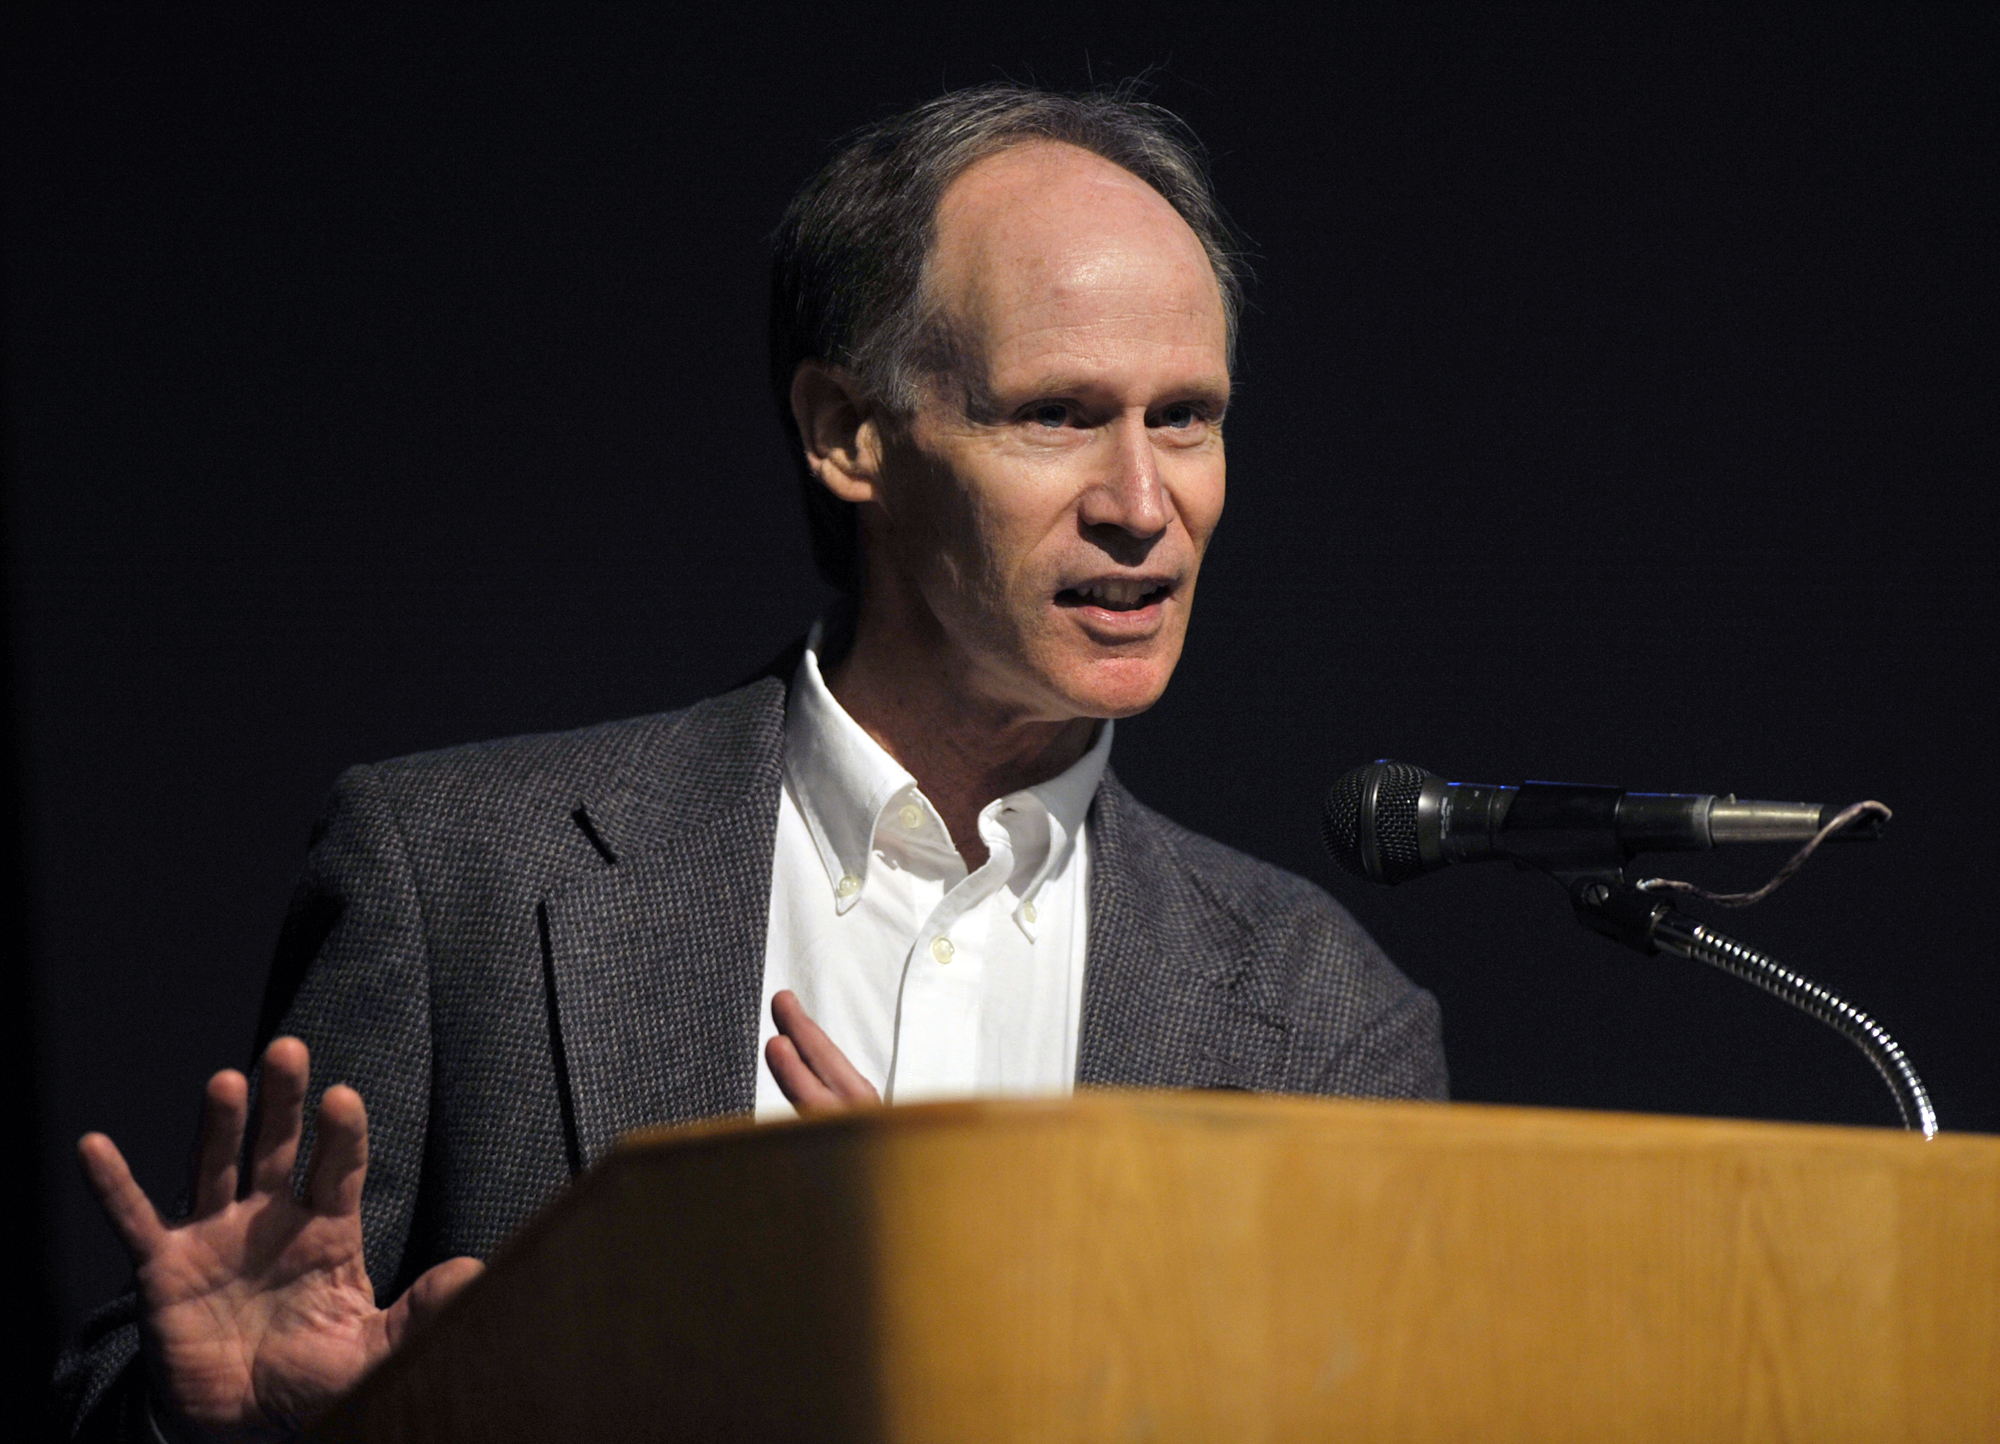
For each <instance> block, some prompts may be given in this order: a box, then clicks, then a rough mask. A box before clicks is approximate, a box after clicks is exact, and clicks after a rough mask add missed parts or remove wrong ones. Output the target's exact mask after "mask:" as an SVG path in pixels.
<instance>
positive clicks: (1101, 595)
mask: <svg viewBox="0 0 2000 1444" xmlns="http://www.w3.org/2000/svg"><path fill="white" fill-rule="evenodd" d="M1152 590H1153V586H1152V584H1151V583H1150V582H1139V581H1127V580H1124V579H1122V578H1116V577H1109V578H1106V579H1105V580H1103V581H1101V582H1089V583H1087V584H1085V585H1083V586H1080V587H1078V588H1077V589H1076V591H1077V595H1078V596H1080V597H1082V598H1083V599H1084V600H1085V601H1091V602H1097V603H1099V604H1101V605H1103V606H1107V607H1132V606H1137V605H1138V603H1139V599H1140V598H1141V597H1144V596H1146V595H1147V594H1148V593H1150V592H1151V591H1152Z"/></svg>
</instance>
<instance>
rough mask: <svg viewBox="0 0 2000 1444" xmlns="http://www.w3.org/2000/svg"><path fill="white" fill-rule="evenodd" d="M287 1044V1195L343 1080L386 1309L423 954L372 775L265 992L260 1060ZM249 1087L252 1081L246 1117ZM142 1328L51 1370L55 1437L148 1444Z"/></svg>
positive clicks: (426, 1007)
mask: <svg viewBox="0 0 2000 1444" xmlns="http://www.w3.org/2000/svg"><path fill="white" fill-rule="evenodd" d="M284 1033H290V1034H293V1035H295V1036H297V1037H299V1038H301V1039H303V1040H304V1041H305V1044H306V1046H307V1048H308V1049H309V1050H310V1051H311V1054H312V1084H311V1090H310V1093H309V1095H308V1098H307V1104H306V1136H305V1140H304V1145H303V1146H302V1147H301V1148H300V1150H299V1165H298V1171H297V1173H296V1174H295V1176H294V1182H295V1184H296V1183H298V1182H300V1181H302V1180H303V1178H304V1171H305V1167H306V1162H307V1160H308V1159H309V1158H310V1156H311V1147H312V1141H313V1134H314V1128H313V1116H314V1114H315V1113H316V1112H317V1110H318V1106H319V1098H320V1095H321V1094H322V1093H324V1092H325V1091H326V1089H327V1088H328V1087H329V1086H331V1085H332V1084H335V1083H343V1082H344V1083H348V1084H350V1085H352V1086H353V1087H355V1088H356V1089H358V1090H359V1091H360V1093H361V1096H362V1100H363V1102H365V1103H366V1104H367V1107H368V1133H369V1138H368V1179H367V1183H366V1185H365V1187H364V1190H363V1194H362V1204H361V1209H362V1237H363V1242H364V1245H365V1247H366V1250H367V1260H368V1276H369V1280H370V1282H371V1283H372V1284H373V1285H374V1288H375V1296H376V1298H377V1300H379V1301H386V1300H387V1299H389V1298H390V1297H392V1296H393V1294H392V1290H393V1288H394V1286H395V1284H396V1283H397V1282H398V1280H399V1279H400V1277H401V1275H402V1273H403V1264H404V1253H405V1250H406V1247H407V1244H408V1240H409V1233H410V1225H411V1219H412V1218H413V1216H414V1213H415V1209H416V1201H417V1185H418V1180H419V1178H420V1176H421V1173H422V1167H423V1145H424V1137H425V1132H426V1129H427V1126H428V1122H429V1100H430V1075H431V1034H430V989H429V949H428V946H427V944H426V938H425V928H424V918H423V908H422V905H421V901H420V899H419V896H418V892H417V887H416V883H415V878H414V874H413V871H412V868H411V865H410V858H409V854H408V848H407V845H406V842H405V839H404V837H403V834H402V832H401V830H400V829H399V828H398V826H397V825H396V822H395V819H394V817H393V816H392V815H391V812H390V808H389V805H388V802H387V799H386V796H385V795H384V789H383V787H382V785H381V783H380V781H379V780H378V778H377V776H376V774H375V773H374V771H373V770H372V769H370V768H365V767H357V768H354V769H352V770H350V771H349V772H347V773H346V774H345V775H343V776H342V777H341V779H340V781H339V783H338V784H336V786H335V788H334V791H333V795H332V797H331V798H330V799H329V801H328V803H327V807H326V810H325V812H324V814H323V815H322V816H321V818H320V820H319V822H318V823H317V824H316V825H315V827H314V828H313V833H312V843H311V847H310V850H309V852H308V854H307V858H306V866H305V871H304V873H303V875H302V876H301V877H300V880H299V884H298V887H297V889H296V891H295V892H294V894H293V897H292V903H291V907H290V909H289V910H288V912H287V914H286V917H285V924H284V928H283V930H282V931H281V933H280V934H279V939H278V947H277V953H276V957H275V958H274V960H273V963H272V968H271V976H270V981H269V983H268V984H267V986H266V989H265V994H264V1003H263V1008H262V1010H261V1013H260V1021H259V1026H258V1038H257V1052H258V1053H259V1054H261V1053H262V1051H263V1047H264V1045H265V1043H267V1042H268V1041H269V1040H270V1039H271V1038H273V1037H276V1036H279V1035H280V1034H284ZM256 1082H257V1080H256V1076H255V1074H254V1073H253V1075H252V1080H251V1083H252V1106H253V1118H254V1107H255V1090H256ZM255 1126H256V1125H255V1123H254V1121H253V1123H252V1125H251V1127H252V1130H253V1131H254V1129H255ZM138 1316H139V1305H138V1300H137V1298H136V1296H134V1295H132V1294H127V1295H125V1296H123V1297H121V1298H119V1299H117V1300H115V1301H113V1302H112V1303H111V1304H108V1305H106V1306H105V1307H104V1308H103V1309H100V1310H99V1311H98V1312H97V1313H95V1314H93V1315H92V1316H91V1318H90V1320H89V1321H88V1322H86V1324H85V1325H84V1327H83V1329H82V1330H81V1332H80V1333H79V1334H78V1336H77V1338H76V1339H75V1340H74V1341H73V1342H72V1343H71V1345H70V1347H69V1348H68V1349H66V1350H65V1351H64V1352H63V1355H62V1357H61V1358H60V1359H58V1360H57V1363H56V1375H55V1392H54V1399H53V1413H54V1421H53V1422H54V1423H55V1425H56V1427H57V1430H58V1432H59V1433H60V1434H62V1435H65V1436H67V1437H70V1438H75V1439H90V1440H105V1441H110V1440H121V1441H131V1444H153V1440H154V1438H155V1435H154V1433H153V1431H152V1429H151V1426H150V1425H149V1423H148V1421H147V1418H146V1413H145V1401H144V1390H143V1383H142V1379H141V1370H140V1368H139V1363H138V1353H139V1331H138Z"/></svg>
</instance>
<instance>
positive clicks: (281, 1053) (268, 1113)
mask: <svg viewBox="0 0 2000 1444" xmlns="http://www.w3.org/2000/svg"><path fill="white" fill-rule="evenodd" d="M310 1066H311V1065H310V1060H309V1059H308V1057H307V1055H306V1045H305V1044H303V1043H301V1042H300V1041H299V1040H298V1039H297V1038H276V1039H273V1040H272V1042H271V1046H270V1047H268V1048H266V1049H265V1050H264V1071H263V1072H262V1074H260V1075H259V1077H258V1080H257V1144H256V1147H255V1148H254V1149H252V1150H251V1154H250V1187H251V1188H252V1189H253V1190H254V1191H256V1192H258V1193H276V1192H277V1191H278V1190H279V1189H281V1188H286V1187H289V1185H290V1180H291V1176H292V1165H293V1164H295V1163H297V1162H298V1160H299V1135H300V1133H301V1132H302V1131H303V1130H304V1128H305V1104H306V1079H307V1077H308V1076H309V1070H310Z"/></svg>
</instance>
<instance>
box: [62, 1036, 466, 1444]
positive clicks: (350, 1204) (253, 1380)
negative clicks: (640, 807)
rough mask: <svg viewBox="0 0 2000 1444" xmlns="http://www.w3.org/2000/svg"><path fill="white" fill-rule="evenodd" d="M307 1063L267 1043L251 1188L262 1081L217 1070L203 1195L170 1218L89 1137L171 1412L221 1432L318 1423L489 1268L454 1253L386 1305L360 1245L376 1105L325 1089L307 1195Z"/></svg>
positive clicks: (197, 1185)
mask: <svg viewBox="0 0 2000 1444" xmlns="http://www.w3.org/2000/svg"><path fill="white" fill-rule="evenodd" d="M308 1066H309V1060H308V1057H307V1054H306V1046H305V1044H304V1043H301V1042H300V1041H299V1040H298V1039H297V1038H279V1039H277V1040H276V1041H274V1042H273V1043H272V1044H271V1046H270V1047H269V1048H268V1049H266V1050H265V1052H264V1073H263V1107H262V1121H261V1122H260V1124H259V1126H258V1129H257V1141H256V1146H255V1147H254V1148H253V1149H252V1151H251V1154H250V1181H249V1187H248V1188H247V1189H243V1190H241V1197H239V1196H238V1193H239V1190H238V1186H237V1183H238V1180H237V1157H238V1155H239V1153H240V1151H241V1148H242V1143H243V1131H244V1124H245V1113H246V1110H247V1100H248V1097H249V1083H248V1082H247V1080H246V1079H245V1078H244V1076H243V1075H242V1074H241V1073H238V1072H236V1071H235V1070H233V1069H231V1070H227V1071H224V1072H221V1073H217V1074H216V1075H215V1076H214V1077H213V1078H211V1079H209V1080H208V1089H207V1093H206V1096H205V1098H204V1105H203V1109H202V1120H201V1137H200V1140H199V1142H198V1143H197V1144H196V1152H195V1169H194V1206H193V1209H192V1210H191V1211H190V1213H189V1214H188V1217H187V1219H186V1221H185V1222H183V1223H180V1224H178V1225H175V1226H173V1227H168V1226H167V1225H166V1224H165V1223H163V1222H162V1221H161V1219H160V1216H159V1214H158V1213H157V1212H156V1211H155V1210H154V1208H153V1205H152V1202H151V1200H149V1199H148V1198H147V1197H146V1194H145V1191H144V1190H142V1189H141V1188H140V1187H139V1185H138V1184H137V1183H136V1182H135V1181H134V1180H133V1178H132V1170H131V1169H130V1168H129V1167H128V1166H127V1165H126V1163H125V1159H124V1156H123V1155H122V1154H120V1153H119V1151H118V1147H117V1145H116V1144H114V1143H113V1142H112V1141H111V1140H110V1139H109V1138H107V1137H105V1136H104V1135H103V1134H102V1133H90V1134H86V1135H85V1136H84V1137H83V1139H82V1140H81V1141H80V1142H79V1143H78V1144H77V1153H78V1155H79V1156H80V1157H81V1159H82V1161H83V1171H84V1174H85V1176H86V1177H87V1178H88V1179H89V1181H90V1185H91V1187H92V1189H93V1190H95V1192H96V1194H97V1198H98V1202H99V1203H100V1204H102V1205H103V1207H104V1212H105V1213H106V1215H108V1216H109V1218H110V1220H111V1224H112V1226H113V1227H114V1228H116V1229H117V1231H118V1235H119V1237H120V1238H122V1239H123V1240H124V1241H125V1247H126V1249H127V1250H128V1251H129V1252H130V1253H131V1255H132V1262H133V1265H134V1267H135V1268H136V1269H137V1271H138V1279H139V1298H140V1303H141V1315H140V1331H141V1337H142V1340H143V1352H144V1357H145V1362H146V1368H147V1372H148V1374H149V1377H150V1383H151V1387H152V1390H153V1397H154V1400H155V1401H156V1403H157V1404H158V1405H159V1406H160V1408H161V1412H162V1414H163V1415H165V1416H167V1418H166V1419H165V1421H164V1422H168V1423H169V1424H170V1425H172V1424H180V1425H190V1426H192V1427H193V1429H194V1430H195V1431H197V1432H200V1433H205V1434H209V1435H213V1436H217V1437H224V1438H264V1437H272V1436H283V1435H286V1434H290V1433H294V1432H296V1431H298V1430H300V1429H303V1428H304V1427H306V1426H307V1425H309V1424H310V1423H311V1422H312V1421H313V1420H314V1419H316V1418H317V1417H318V1416H319V1415H320V1414H321V1413H323V1412H324V1411H325V1409H326V1408H327V1406H328V1405H330V1404H331V1403H332V1402H333V1401H334V1400H335V1399H337V1398H339V1397H340V1396H341V1395H342V1394H343V1393H345V1392H346V1391H347V1390H348V1389H350V1388H352V1387H353V1386H354V1384H355V1383H356V1382H357V1381H358V1380H359V1379H360V1378H361V1375H362V1374H363V1373H364V1372H366V1371H367V1369H368V1368H369V1367H370V1366H371V1365H372V1364H374V1363H375V1362H376V1361H377V1360H379V1359H381V1358H382V1356H383V1355H385V1354H387V1353H388V1352H389V1351H390V1350H391V1349H393V1348H395V1347H396V1345H397V1343H398V1342H399V1341H400V1340H401V1339H402V1337H403V1335H404V1334H405V1333H406V1331H407V1330H408V1329H409V1326H410V1324H411V1322H412V1321H413V1320H415V1319H416V1318H419V1317H421V1316H423V1315H425V1314H428V1313H430V1312H431V1311H433V1310H435V1309H436V1308H437V1307H438V1306H439V1305H440V1304H442V1303H443V1302H444V1301H445V1300H446V1299H448V1298H449V1297H451V1295H452V1294H454V1293H456V1292H457V1291H458V1290H459V1289H460V1288H462V1287H463V1286H464V1285H465V1284H466V1283H468V1282H469V1281H470V1280H471V1279H472V1278H473V1277H474V1276H476V1275H477V1274H478V1273H479V1271H480V1269H481V1268H482V1267H484V1266H483V1265H482V1264H481V1263H480V1262H479V1261H478V1260H477V1259H473V1258H455V1259H449V1260H447V1261H445V1262H444V1263H441V1264H439V1265H437V1266H436V1267H435V1268H433V1269H431V1270H430V1271H429V1272H427V1273H425V1274H424V1275H423V1276H422V1277H421V1278H419V1279H418V1280H417V1281H416V1282H415V1283H413V1284H411V1285H410V1287H409V1289H408V1290H407V1291H406V1292H405V1293H404V1294H403V1296H402V1298H400V1299H398V1300H397V1301H396V1302H395V1303H394V1304H392V1305H391V1306H390V1307H388V1308H386V1309H378V1308H376V1307H375V1291H374V1288H373V1287H372V1286H371V1285H370V1284H369V1282H368V1270H367V1268H366V1267H365V1265H364V1262H363V1259H362V1247H361V1184H362V1180H363V1179H364V1178H365V1177H366V1175H367V1172H368V1114H367V1110H366V1109H365V1108H364V1107H363V1106H362V1102H361V1095H360V1094H359V1093H356V1092H355V1091H354V1090H353V1089H352V1088H348V1087H345V1086H336V1087H333V1088H329V1089H327V1090H326V1094H325V1096H324V1097H323V1098H322V1099H321V1100H320V1106H319V1138H318V1142H317V1144H316V1146H315V1147H314V1149H313V1156H312V1161H311V1163H310V1164H309V1165H308V1168H307V1174H306V1196H305V1198H304V1199H303V1200H301V1199H300V1198H298V1197H297V1196H296V1195H295V1194H294V1193H293V1191H292V1183H291V1174H292V1165H293V1164H294V1163H295V1162H296V1161H297V1159H298V1153H299V1141H300V1138H301V1135H302V1132H303V1127H302V1125H303V1123H304V1105H305V1096H306V1080H307V1076H308Z"/></svg>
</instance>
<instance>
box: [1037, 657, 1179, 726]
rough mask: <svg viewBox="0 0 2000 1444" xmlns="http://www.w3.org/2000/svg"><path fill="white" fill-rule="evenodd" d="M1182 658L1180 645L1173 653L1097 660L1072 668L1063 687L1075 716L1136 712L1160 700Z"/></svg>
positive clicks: (1102, 715)
mask: <svg viewBox="0 0 2000 1444" xmlns="http://www.w3.org/2000/svg"><path fill="white" fill-rule="evenodd" d="M1179 660H1180V648H1178V647H1176V648H1174V650H1173V655H1172V656H1169V657H1160V656H1148V657H1130V658H1124V657H1120V658H1112V659H1098V660H1093V661H1090V662H1088V663H1084V664H1082V665H1080V666H1078V667H1076V668H1075V669H1074V670H1072V671H1071V672H1070V674H1069V675H1068V676H1067V677H1065V678H1064V679H1063V681H1064V682H1065V683H1067V685H1065V686H1063V687H1061V689H1060V690H1061V692H1062V694H1063V696H1064V698H1065V699H1066V700H1067V702H1068V703H1069V706H1070V709H1071V715H1073V716H1078V717H1112V718H1116V717H1132V716H1136V715H1137V714H1138V713H1141V712H1144V711H1145V710H1146V709H1147V708H1148V707H1151V706H1152V705H1153V704H1154V703H1155V702H1157V701H1159V700H1160V697H1161V695H1162V694H1163V693H1165V692H1166V690H1167V683H1168V681H1170V680H1171V679H1172V677H1173V675H1174V664H1175V663H1176V662H1178V661H1179Z"/></svg>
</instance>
